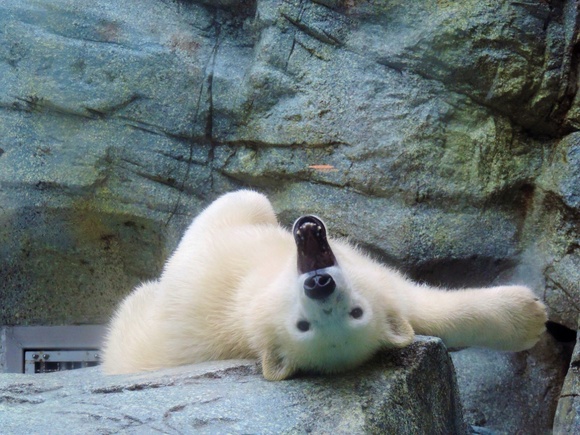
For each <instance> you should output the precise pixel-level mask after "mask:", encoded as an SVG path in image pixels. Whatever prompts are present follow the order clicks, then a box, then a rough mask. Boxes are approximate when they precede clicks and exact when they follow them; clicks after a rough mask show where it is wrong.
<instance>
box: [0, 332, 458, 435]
mask: <svg viewBox="0 0 580 435" xmlns="http://www.w3.org/2000/svg"><path fill="white" fill-rule="evenodd" d="M0 418H1V420H2V433H6V434H18V433H27V432H31V431H39V432H42V433H45V434H59V433H63V431H64V432H67V433H87V434H88V433H117V432H122V433H139V434H142V433H153V432H162V433H167V434H178V433H194V432H195V433H200V434H201V433H231V434H242V433H261V434H282V433H399V434H417V433H441V434H443V433H453V434H465V433H467V431H466V426H465V425H464V423H463V417H462V411H461V404H460V402H459V398H458V393H457V389H456V383H455V373H454V369H453V364H452V363H451V360H450V358H449V356H448V354H447V351H446V349H445V346H444V345H443V344H442V343H441V341H440V340H438V339H424V338H423V339H420V340H418V341H416V342H415V343H414V344H412V345H411V346H409V347H408V348H406V349H402V350H394V351H391V352H383V353H380V354H379V355H377V357H376V358H375V359H373V360H372V361H371V362H370V363H368V364H366V365H365V366H364V367H362V368H360V369H358V370H355V371H352V372H350V373H347V374H344V375H338V376H325V377H315V376H300V377H298V378H295V379H292V380H287V381H282V382H269V381H266V380H265V379H264V378H263V377H262V375H261V373H260V370H259V367H258V366H257V365H256V364H255V363H253V362H247V361H219V362H212V363H203V364H198V365H195V366H182V367H178V368H173V369H167V370H162V371H158V372H153V373H146V374H135V375H117V376H104V375H103V374H102V373H101V371H100V369H99V368H90V369H80V370H72V371H68V372H62V373H59V374H44V375H35V376H31V375H19V374H3V375H0Z"/></svg>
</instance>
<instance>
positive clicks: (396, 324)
mask: <svg viewBox="0 0 580 435" xmlns="http://www.w3.org/2000/svg"><path fill="white" fill-rule="evenodd" d="M383 337H384V340H385V345H386V346H387V347H405V346H408V345H409V344H411V343H412V342H413V339H414V338H415V331H414V330H413V327H412V326H411V324H410V323H409V321H408V320H407V319H406V318H405V317H403V316H402V315H401V313H400V312H398V311H389V312H388V313H387V315H386V319H385V324H384V335H383Z"/></svg>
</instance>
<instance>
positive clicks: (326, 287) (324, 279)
mask: <svg viewBox="0 0 580 435" xmlns="http://www.w3.org/2000/svg"><path fill="white" fill-rule="evenodd" d="M335 288H336V283H335V282H334V279H333V278H332V276H330V275H329V274H328V273H322V274H320V275H317V274H313V275H311V276H309V277H308V278H306V280H305V281H304V292H305V293H306V296H308V297H309V298H311V299H324V298H326V297H328V296H330V295H331V294H332V292H333V291H334V289H335Z"/></svg>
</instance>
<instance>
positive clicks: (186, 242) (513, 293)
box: [103, 191, 546, 380]
mask: <svg viewBox="0 0 580 435" xmlns="http://www.w3.org/2000/svg"><path fill="white" fill-rule="evenodd" d="M329 242H330V245H331V248H332V250H333V252H334V254H335V256H336V259H337V263H338V264H337V266H335V267H332V268H331V270H329V272H330V273H331V274H332V276H333V278H334V279H335V281H336V283H337V287H336V290H335V291H334V292H333V293H332V294H331V296H329V297H328V298H327V299H325V300H323V301H316V300H311V299H309V298H307V297H306V296H305V295H304V291H303V290H302V289H303V286H302V284H303V281H304V279H305V278H304V276H300V275H299V274H298V271H297V254H296V245H295V244H294V240H293V237H292V235H291V234H290V233H289V232H287V231H285V230H283V229H282V228H280V227H279V225H278V223H277V220H276V216H275V214H274V211H273V209H272V206H271V204H270V202H269V201H268V200H267V198H266V197H265V196H263V195H261V194H258V193H256V192H252V191H238V192H234V193H229V194H226V195H224V196H222V197H221V198H219V199H218V200H216V201H215V202H214V203H213V204H211V205H210V206H209V207H208V208H207V209H206V210H205V211H204V212H203V213H201V214H200V215H199V216H198V217H197V218H196V219H195V220H194V221H193V223H192V224H191V225H190V227H189V228H188V229H187V231H186V233H185V235H184V236H183V239H182V240H181V242H180V244H179V246H178V247H177V249H176V251H175V253H174V254H173V255H172V257H171V258H170V259H169V261H168V262H167V264H166V265H165V269H164V271H163V274H162V275H161V277H160V278H159V280H157V281H152V282H149V283H146V284H143V285H141V286H140V287H137V288H136V289H135V290H134V291H133V293H131V294H130V295H129V296H128V297H127V298H126V299H125V300H124V301H123V302H122V304H121V305H120V307H119V308H118V310H117V312H116V314H115V316H114V318H113V320H112V322H111V325H110V329H109V333H108V336H107V339H106V342H105V346H104V358H103V368H104V370H105V371H106V372H107V373H129V372H137V371H142V370H155V369H158V368H161V367H168V366H176V365H182V364H188V363H195V362H201V361H207V360H216V359H228V358H260V359H261V361H262V368H263V373H264V376H265V377H266V378H267V379H271V380H280V379H284V378H287V377H289V376H291V375H292V374H293V373H295V372H296V371H297V370H313V371H318V372H335V371H340V370H345V369H348V368H351V367H354V366H356V365H358V364H361V363H362V362H364V361H365V360H367V359H369V358H370V357H371V356H372V355H373V354H374V353H375V352H376V351H377V350H379V349H381V348H385V347H402V346H406V345H408V344H409V343H411V341H412V340H413V337H414V334H415V333H417V334H425V335H436V336H439V337H441V338H442V339H443V341H444V342H445V343H446V344H447V345H448V346H452V347H456V346H486V347H491V348H495V349H501V350H515V351H518V350H523V349H528V348H530V347H532V346H533V345H534V344H535V343H536V342H537V340H538V339H539V336H540V334H541V333H542V332H543V331H544V323H545V321H546V314H545V307H544V305H543V304H542V303H541V302H540V301H538V299H537V298H536V297H535V296H534V294H533V292H532V291H531V290H529V289H528V288H526V287H523V286H503V287H492V288H486V289H469V290H458V291H445V290H438V289H434V288H429V287H426V286H419V285H417V284H414V283H413V282H411V281H409V280H407V279H406V278H404V277H403V276H402V275H400V274H399V273H398V272H396V271H394V270H391V269H389V268H387V267H385V266H383V265H381V264H379V263H376V262H375V261H373V260H371V259H370V258H369V257H367V256H366V255H365V254H363V253H361V252H360V251H359V250H358V249H356V248H354V247H352V246H350V245H348V244H347V243H345V242H342V241H339V240H332V239H329ZM353 308H361V309H362V311H363V315H362V316H361V317H360V318H358V319H356V318H353V317H352V316H351V315H350V314H349V313H350V312H351V311H352V310H353ZM300 320H306V321H308V322H309V323H310V329H309V330H308V331H301V330H299V329H298V328H297V322H299V321H300Z"/></svg>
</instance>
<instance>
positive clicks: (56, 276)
mask: <svg viewBox="0 0 580 435" xmlns="http://www.w3.org/2000/svg"><path fill="white" fill-rule="evenodd" d="M578 21H579V20H578V4H577V2H575V1H573V0H562V1H552V2H546V1H536V2H525V1H524V2H517V1H516V2H514V1H509V0H501V1H491V0H486V1H478V0H465V1H462V2H450V1H441V0H437V1H436V0H426V1H422V2H368V1H358V0H315V1H314V0H220V1H217V2H215V1H210V0H199V1H164V2H162V1H156V0H127V1H124V2H122V4H121V3H118V2H113V1H110V0H91V1H89V0H38V1H35V2H21V1H18V0H4V1H2V2H1V4H0V261H1V263H2V265H3V267H2V268H0V282H1V283H2V285H1V286H0V300H1V301H2V308H3V309H2V310H1V311H0V324H2V325H27V324H51V325H56V324H70V323H103V322H105V321H106V320H107V319H108V317H109V315H110V313H111V311H112V309H113V307H114V306H115V304H116V302H117V301H118V300H119V299H120V298H121V297H122V296H123V295H125V294H126V293H127V292H128V291H129V290H130V289H131V288H132V287H133V286H134V285H135V284H136V283H138V282H139V281H142V280H145V279H148V278H150V277H153V276H156V275H157V274H158V273H159V271H160V270H161V267H162V264H163V261H164V260H165V258H166V257H167V255H168V253H169V252H170V251H171V250H172V249H173V247H174V246H175V244H176V242H177V240H178V238H179V235H180V234H181V232H182V230H183V229H184V227H185V226H186V225H187V223H188V221H189V220H190V219H191V218H192V217H193V216H195V214H196V213H198V212H199V211H200V210H201V208H202V207H204V206H205V205H206V204H208V203H209V202H210V201H211V200H212V199H214V198H215V197H216V196H218V195H219V194H221V193H224V192H226V191H229V190H232V189H235V188H239V187H242V186H244V187H248V186H249V187H253V188H256V189H259V190H261V191H263V192H265V193H267V194H268V195H269V196H270V197H271V198H272V200H273V202H274V204H275V206H276V209H277V210H278V211H279V213H280V219H281V221H282V222H283V223H284V224H286V225H288V224H290V223H291V222H292V221H293V220H294V219H295V218H296V217H297V216H298V215H300V214H302V213H306V212H308V213H316V214H319V215H321V216H322V217H324V219H325V221H326V222H327V223H328V224H329V227H330V231H331V233H333V234H335V235H340V236H348V237H350V238H351V239H352V240H353V241H355V242H357V243H359V244H360V245H361V246H363V247H364V248H366V249H368V250H370V251H371V252H373V254H375V255H376V256H377V257H378V258H380V259H382V260H385V261H387V262H389V263H391V264H393V265H395V266H397V267H400V268H402V269H403V270H404V271H406V272H407V273H409V274H410V275H411V276H412V277H414V278H416V279H419V280H426V281H429V282H431V283H433V284H441V285H447V286H463V285H475V284H477V285H489V284H497V283H504V282H516V281H517V282H521V283H525V284H528V285H530V286H532V287H533V288H534V289H535V290H536V291H537V292H538V295H541V296H542V297H543V298H544V299H545V301H546V302H547V304H548V305H549V310H550V316H551V318H552V319H553V320H555V321H557V322H560V323H562V324H565V325H567V326H568V327H570V328H573V329H576V328H577V324H576V315H577V312H578V308H579V307H578V302H577V301H578V300H580V294H579V289H578V282H579V278H580V277H579V276H578V270H580V268H579V267H578V266H580V264H579V263H580V259H579V257H578V246H579V245H580V243H579V242H578V241H579V240H580V236H579V234H580V228H579V225H578V222H579V219H578V218H579V210H578V207H579V204H580V200H579V199H578V198H580V196H579V195H578V186H579V184H578V181H580V180H578V174H579V173H580V171H579V170H578V168H579V165H580V161H578V156H579V155H580V154H579V151H578V133H577V130H578V129H579V127H580V121H579V119H580V117H579V116H580V115H579V113H580V102H579V100H578V98H579V97H578V95H577V92H576V91H577V88H578V76H579V75H578V64H579V63H578V53H579V51H578V45H577V44H578V24H577V23H578ZM321 165H328V166H321ZM325 167H327V168H330V169H324V168H325ZM545 351H546V352H551V350H550V348H546V350H545ZM557 355H560V356H561V358H562V359H561V360H560V361H558V362H556V361H552V360H550V358H548V357H547V355H546V356H541V357H538V358H539V359H538V365H540V366H542V367H544V369H545V370H546V371H549V370H554V373H560V372H559V367H560V366H561V364H562V363H564V364H565V363H566V355H565V352H564V353H557ZM474 364H477V362H474ZM497 364H499V365H500V366H502V367H504V366H505V361H504V358H503V357H500V356H497ZM488 366H489V365H488ZM508 366H509V365H508ZM474 370H475V371H477V369H476V368H474ZM482 370H483V369H482ZM506 373H507V372H506ZM517 376H520V375H517ZM524 378H525V377H524ZM524 378H522V379H524ZM542 379H543V380H542V382H543V385H544V388H546V390H547V391H555V390H553V388H557V386H558V385H560V384H561V381H562V378H561V377H555V378H554V379H553V380H547V379H544V378H542ZM506 382H507V381H506ZM502 391H504V392H503V393H502V394H505V395H508V394H511V393H508V392H506V391H505V390H502ZM485 394H486V396H485V397H484V398H483V399H481V400H482V401H483V402H486V403H493V402H494V399H493V397H494V396H493V395H494V392H493V391H490V390H486V393H485ZM514 394H515V393H514ZM547 397H550V398H551V397H553V396H552V395H551V393H550V395H548V396H547ZM474 400H478V399H474ZM518 400H519V399H518ZM518 400H515V399H514V400H513V403H519V402H518ZM498 403H499V401H498ZM554 406H555V403H554V402H552V404H551V405H550V406H547V407H546V409H553V407H554ZM546 412H548V411H546ZM536 415H538V416H539V415H540V413H539V412H538V413H537V414H536ZM506 418H511V419H513V421H506V422H505V425H506V427H521V424H523V423H522V422H523V420H521V419H522V418H524V417H522V413H520V412H519V411H518V412H515V411H514V412H508V413H506ZM526 418H527V417H526ZM549 418H551V417H546V416H545V415H542V416H540V417H538V420H537V424H538V425H539V426H541V425H543V424H544V422H546V421H548V420H549ZM518 419H519V420H518ZM516 420H517V421H516ZM524 420H525V419H524ZM490 421H491V420H490ZM525 421H528V420H525ZM494 424H495V423H494ZM498 424H499V423H498ZM496 427H499V426H496ZM542 427H543V426H542ZM484 429H485V428H483V429H482V430H484Z"/></svg>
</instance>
